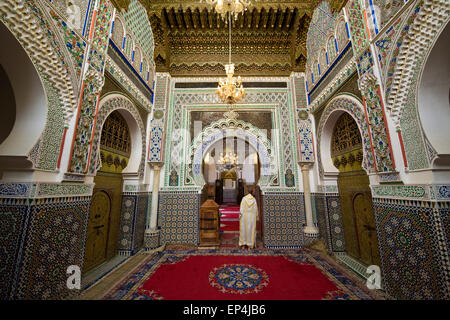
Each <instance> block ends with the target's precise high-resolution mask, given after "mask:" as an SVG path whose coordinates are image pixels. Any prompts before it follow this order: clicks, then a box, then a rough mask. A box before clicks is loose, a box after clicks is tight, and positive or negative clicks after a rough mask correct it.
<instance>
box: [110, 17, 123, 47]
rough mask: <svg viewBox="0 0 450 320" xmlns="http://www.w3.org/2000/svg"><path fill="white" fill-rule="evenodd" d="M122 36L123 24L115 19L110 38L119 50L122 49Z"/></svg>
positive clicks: (117, 18)
mask: <svg viewBox="0 0 450 320" xmlns="http://www.w3.org/2000/svg"><path fill="white" fill-rule="evenodd" d="M123 35H124V29H123V23H122V21H121V20H120V19H119V17H116V19H115V20H114V26H113V32H112V37H111V38H112V40H113V42H114V43H115V44H116V45H117V46H118V47H119V48H122V43H123Z"/></svg>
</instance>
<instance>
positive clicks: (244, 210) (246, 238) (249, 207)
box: [239, 193, 258, 248]
mask: <svg viewBox="0 0 450 320" xmlns="http://www.w3.org/2000/svg"><path fill="white" fill-rule="evenodd" d="M257 220H258V205H257V204H256V199H255V198H254V197H253V196H252V195H251V194H250V193H249V194H248V195H246V196H245V197H244V198H242V201H241V213H240V215H239V246H243V245H247V246H249V247H252V248H253V247H255V240H256V221H257Z"/></svg>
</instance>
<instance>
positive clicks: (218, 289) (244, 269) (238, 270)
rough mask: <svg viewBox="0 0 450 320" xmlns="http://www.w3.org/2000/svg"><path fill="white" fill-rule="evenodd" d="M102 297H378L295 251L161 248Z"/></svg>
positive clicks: (324, 261)
mask: <svg viewBox="0 0 450 320" xmlns="http://www.w3.org/2000/svg"><path fill="white" fill-rule="evenodd" d="M103 299H108V300H161V299H167V300H258V299H264V300H320V299H322V300H359V299H364V300H366V299H382V297H381V296H379V295H377V294H376V292H373V291H370V290H369V289H367V288H366V287H365V286H364V283H363V282H362V281H361V280H359V279H356V278H353V277H352V276H349V275H348V274H347V273H346V272H345V271H344V270H343V269H342V268H341V267H340V266H338V265H337V264H336V263H334V262H333V261H331V260H330V259H329V258H326V257H325V256H322V255H321V254H319V253H316V252H314V251H311V250H308V249H301V250H289V251H288V250H255V251H251V252H246V251H241V250H224V249H219V250H166V251H163V252H160V253H156V254H154V255H152V256H149V258H148V259H146V260H145V261H144V262H143V263H142V264H141V265H140V266H138V267H137V268H136V269H135V270H134V271H133V272H132V273H131V274H130V275H129V276H128V277H126V278H125V279H124V280H123V281H121V282H120V283H118V284H117V285H116V286H115V287H114V288H112V289H111V290H110V291H109V292H107V293H106V294H105V296H104V297H103Z"/></svg>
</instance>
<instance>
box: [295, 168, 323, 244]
mask: <svg viewBox="0 0 450 320" xmlns="http://www.w3.org/2000/svg"><path fill="white" fill-rule="evenodd" d="M299 164H300V167H301V168H302V178H303V192H304V194H305V213H306V227H305V228H304V229H303V232H304V233H305V234H307V235H309V236H316V235H318V234H319V230H318V229H317V228H316V226H315V225H314V221H313V216H312V206H311V188H310V184H309V170H310V168H311V166H312V163H309V162H306V163H305V162H300V163H299Z"/></svg>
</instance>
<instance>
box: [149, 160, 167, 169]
mask: <svg viewBox="0 0 450 320" xmlns="http://www.w3.org/2000/svg"><path fill="white" fill-rule="evenodd" d="M149 164H150V166H151V167H152V169H153V170H158V171H159V170H161V168H162V166H163V165H164V162H162V161H161V162H160V161H155V162H149Z"/></svg>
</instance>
